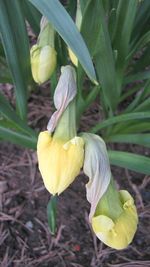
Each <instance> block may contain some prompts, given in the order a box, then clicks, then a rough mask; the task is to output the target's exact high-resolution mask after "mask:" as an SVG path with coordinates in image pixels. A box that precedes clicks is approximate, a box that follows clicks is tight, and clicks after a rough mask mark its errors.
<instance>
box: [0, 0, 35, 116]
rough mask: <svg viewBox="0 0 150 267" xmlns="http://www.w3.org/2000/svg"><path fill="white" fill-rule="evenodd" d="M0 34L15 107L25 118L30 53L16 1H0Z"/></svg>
mask: <svg viewBox="0 0 150 267" xmlns="http://www.w3.org/2000/svg"><path fill="white" fill-rule="evenodd" d="M0 6H1V8H0V32H1V39H2V43H3V46H4V50H5V54H6V58H7V62H8V65H9V68H10V71H11V74H12V79H13V82H14V85H15V95H16V106H17V110H18V113H19V116H20V118H21V119H23V120H26V116H27V86H28V78H29V77H30V68H29V64H30V53H29V42H28V36H27V31H26V26H25V21H24V17H23V14H22V12H21V8H20V2H19V1H18V0H15V1H13V0H5V1H3V0H0Z"/></svg>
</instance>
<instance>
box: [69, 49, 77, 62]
mask: <svg viewBox="0 0 150 267" xmlns="http://www.w3.org/2000/svg"><path fill="white" fill-rule="evenodd" d="M68 52H69V57H70V59H71V61H72V63H73V64H74V65H75V66H76V67H77V66H78V59H77V57H76V55H75V54H74V53H73V52H72V50H71V49H70V48H69V47H68Z"/></svg>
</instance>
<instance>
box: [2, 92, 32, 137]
mask: <svg viewBox="0 0 150 267" xmlns="http://www.w3.org/2000/svg"><path fill="white" fill-rule="evenodd" d="M0 113H1V114H2V116H3V117H4V118H6V119H7V120H9V121H11V123H12V125H13V127H15V128H16V129H18V130H20V131H22V132H24V133H26V134H28V135H30V136H36V133H35V132H34V131H33V130H32V129H31V128H30V127H29V126H28V125H27V124H26V123H25V122H24V121H22V120H21V119H20V118H19V116H17V114H16V113H15V111H14V110H13V108H12V107H11V106H10V104H9V103H8V101H7V99H6V98H5V97H4V95H3V94H1V93H0Z"/></svg>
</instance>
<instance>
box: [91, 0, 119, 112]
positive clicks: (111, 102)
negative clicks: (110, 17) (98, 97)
mask: <svg viewBox="0 0 150 267" xmlns="http://www.w3.org/2000/svg"><path fill="white" fill-rule="evenodd" d="M97 13H99V17H98V19H99V21H100V26H99V28H98V33H97V34H98V37H99V40H98V46H97V49H96V54H95V56H94V62H95V65H96V70H97V75H98V79H99V82H100V83H101V86H102V92H103V98H104V103H105V109H106V110H107V109H109V110H110V111H111V112H112V111H114V110H115V108H116V105H117V103H118V100H119V94H120V92H119V89H118V87H117V84H116V72H115V59H114V55H113V51H112V47H111V41H110V37H109V33H108V28H107V24H106V16H105V13H104V9H103V5H102V1H101V0H100V1H99V5H97ZM114 96H115V97H114Z"/></svg>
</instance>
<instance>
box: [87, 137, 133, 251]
mask: <svg viewBox="0 0 150 267" xmlns="http://www.w3.org/2000/svg"><path fill="white" fill-rule="evenodd" d="M82 137H83V139H84V141H85V160H84V167H83V170H84V172H85V174H87V176H88V177H89V182H88V184H87V185H86V190H87V199H88V201H89V202H90V204H91V210H90V215H89V220H90V223H91V225H92V228H93V231H94V232H95V234H96V236H97V237H98V238H99V239H100V240H101V241H102V242H104V243H105V244H106V245H108V246H109V247H112V248H115V249H123V248H126V247H127V246H128V245H129V244H130V243H131V241H132V239H133V237H134V234H135V232H136V229H137V223H138V217H137V211H136V207H135V205H134V200H133V198H132V196H131V195H130V194H129V193H128V192H127V191H125V190H120V191H118V190H117V189H116V187H115V185H114V182H113V178H112V177H111V171H110V167H109V160H108V155H107V150H106V146H105V143H104V141H103V140H102V139H101V138H100V137H99V136H96V135H94V134H87V133H86V134H83V135H82Z"/></svg>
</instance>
